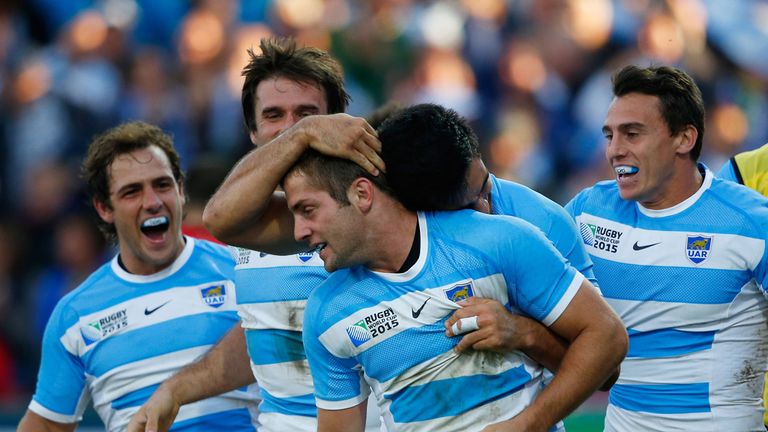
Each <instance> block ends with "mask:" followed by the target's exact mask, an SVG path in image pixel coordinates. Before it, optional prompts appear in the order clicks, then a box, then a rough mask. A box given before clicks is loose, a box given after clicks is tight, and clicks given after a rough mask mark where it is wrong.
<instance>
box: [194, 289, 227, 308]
mask: <svg viewBox="0 0 768 432" xmlns="http://www.w3.org/2000/svg"><path fill="white" fill-rule="evenodd" d="M200 294H201V295H202V296H203V301H204V302H205V304H207V305H208V306H210V307H214V308H217V307H219V306H221V305H223V304H224V302H225V301H227V290H226V288H225V287H224V284H221V285H213V286H209V287H206V288H200Z"/></svg>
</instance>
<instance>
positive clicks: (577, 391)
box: [520, 325, 626, 430]
mask: <svg viewBox="0 0 768 432" xmlns="http://www.w3.org/2000/svg"><path fill="white" fill-rule="evenodd" d="M622 346H623V347H626V333H624V331H623V328H620V327H616V326H613V325H610V326H609V327H608V328H602V329H601V328H595V329H589V330H584V331H583V332H582V333H581V334H580V335H579V336H578V337H577V338H576V339H574V340H573V342H572V343H571V344H570V346H569V348H568V350H567V352H566V355H565V356H564V358H563V360H562V362H561V364H560V368H559V370H558V371H557V374H555V377H554V379H553V380H552V382H551V383H550V384H549V385H548V386H547V387H546V388H544V390H543V391H542V392H541V394H540V395H538V396H537V397H536V399H535V400H534V402H533V403H532V404H531V405H530V406H529V407H528V408H526V409H525V410H524V411H523V412H522V413H521V414H520V416H522V417H524V418H525V421H524V423H527V422H530V424H534V425H537V426H539V427H542V428H543V427H548V426H549V425H552V424H554V423H556V422H557V421H559V420H561V419H563V418H565V417H566V416H567V415H568V414H570V413H571V412H572V411H573V410H575V409H576V408H578V407H579V405H581V404H582V403H583V402H584V401H585V400H586V399H587V398H588V397H589V396H590V395H592V394H593V393H594V392H595V391H596V390H598V389H599V388H600V387H601V386H602V385H603V384H604V383H605V382H606V381H607V380H608V378H609V377H610V376H611V375H612V374H613V373H614V372H616V371H617V370H618V367H619V364H620V363H621V360H622V359H623V358H624V354H625V352H626V350H625V349H624V350H622V349H621V347H622ZM614 348H615V349H614ZM520 420H523V418H521V419H520ZM534 430H536V429H534ZM542 430H544V429H542Z"/></svg>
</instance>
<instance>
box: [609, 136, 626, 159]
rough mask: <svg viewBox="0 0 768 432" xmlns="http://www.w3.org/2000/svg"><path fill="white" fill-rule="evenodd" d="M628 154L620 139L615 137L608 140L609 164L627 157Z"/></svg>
mask: <svg viewBox="0 0 768 432" xmlns="http://www.w3.org/2000/svg"><path fill="white" fill-rule="evenodd" d="M626 154H627V150H626V147H625V146H624V145H623V143H622V142H621V139H619V137H616V136H613V137H611V138H610V139H608V140H607V144H606V146H605V158H606V159H608V162H611V161H612V160H614V159H616V158H620V157H622V156H625V155H626Z"/></svg>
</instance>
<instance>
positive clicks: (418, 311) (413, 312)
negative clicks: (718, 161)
mask: <svg viewBox="0 0 768 432" xmlns="http://www.w3.org/2000/svg"><path fill="white" fill-rule="evenodd" d="M431 298H432V297H428V298H427V299H426V300H424V303H422V304H421V307H420V308H418V309H416V310H413V308H411V315H413V318H414V319H416V318H418V317H419V315H421V310H422V309H424V306H426V305H427V302H428V301H429V299H431Z"/></svg>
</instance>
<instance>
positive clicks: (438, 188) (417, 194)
mask: <svg viewBox="0 0 768 432" xmlns="http://www.w3.org/2000/svg"><path fill="white" fill-rule="evenodd" d="M378 133H379V140H381V146H382V154H381V157H382V159H383V160H384V163H385V164H386V166H387V181H388V184H389V187H390V188H391V189H392V191H393V193H394V195H395V196H396V197H397V199H398V200H399V201H400V202H401V203H402V204H403V205H404V206H405V207H406V208H408V209H410V210H445V209H452V208H456V207H457V206H460V205H462V204H463V203H462V199H463V198H464V196H465V195H466V190H467V188H468V187H469V185H468V184H467V173H468V171H469V167H470V165H471V163H472V161H473V160H475V159H478V158H480V143H479V141H478V139H477V136H476V135H475V133H474V132H473V131H472V128H470V126H469V124H468V123H467V121H466V120H465V119H464V118H462V117H461V116H460V115H459V114H458V113H456V111H454V110H452V109H448V108H445V107H442V106H440V105H435V104H420V105H414V106H410V107H407V108H402V109H400V110H398V111H396V112H395V113H393V114H391V115H390V116H389V117H387V119H386V120H385V121H384V122H383V123H382V124H381V125H380V126H379V128H378Z"/></svg>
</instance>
